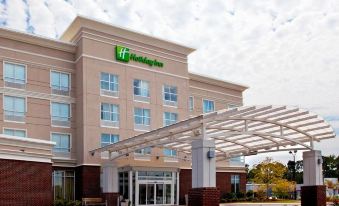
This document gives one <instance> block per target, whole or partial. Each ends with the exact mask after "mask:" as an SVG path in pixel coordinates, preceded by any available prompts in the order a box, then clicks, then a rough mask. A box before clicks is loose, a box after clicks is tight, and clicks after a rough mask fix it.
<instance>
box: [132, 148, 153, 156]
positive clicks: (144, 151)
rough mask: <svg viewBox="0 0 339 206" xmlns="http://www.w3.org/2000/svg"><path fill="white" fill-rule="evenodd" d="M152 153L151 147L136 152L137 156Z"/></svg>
mask: <svg viewBox="0 0 339 206" xmlns="http://www.w3.org/2000/svg"><path fill="white" fill-rule="evenodd" d="M151 152H152V149H151V147H146V148H143V149H138V150H135V152H134V153H135V154H139V155H150V154H151Z"/></svg>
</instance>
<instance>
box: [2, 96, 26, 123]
mask: <svg viewBox="0 0 339 206" xmlns="http://www.w3.org/2000/svg"><path fill="white" fill-rule="evenodd" d="M6 97H12V98H21V99H24V103H25V106H24V108H25V111H24V115H23V118H24V121H12V120H6V118H5V116H6V110H5V98H6ZM27 108H28V107H27V97H21V96H13V95H5V94H2V109H3V120H4V122H15V123H23V124H24V123H25V122H26V120H25V118H26V113H27Z"/></svg>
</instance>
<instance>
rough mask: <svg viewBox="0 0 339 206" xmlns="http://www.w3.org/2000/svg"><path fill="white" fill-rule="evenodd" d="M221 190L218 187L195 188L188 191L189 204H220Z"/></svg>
mask: <svg viewBox="0 0 339 206" xmlns="http://www.w3.org/2000/svg"><path fill="white" fill-rule="evenodd" d="M219 203H220V190H219V189H218V188H216V187H203V188H193V189H191V190H190V191H189V193H188V205H189V206H197V205H199V206H219Z"/></svg>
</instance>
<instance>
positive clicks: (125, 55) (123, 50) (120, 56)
mask: <svg viewBox="0 0 339 206" xmlns="http://www.w3.org/2000/svg"><path fill="white" fill-rule="evenodd" d="M115 58H116V60H117V61H121V62H127V63H128V62H129V61H130V60H131V61H135V62H140V63H143V64H148V65H149V66H150V67H152V66H155V67H163V66H164V63H162V62H159V61H157V60H156V59H149V58H147V57H144V56H138V55H136V54H134V53H130V50H129V48H127V47H123V46H119V45H117V46H115Z"/></svg>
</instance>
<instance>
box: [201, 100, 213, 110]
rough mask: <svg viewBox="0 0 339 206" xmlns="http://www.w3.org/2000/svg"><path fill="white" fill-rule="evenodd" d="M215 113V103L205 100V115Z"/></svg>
mask: <svg viewBox="0 0 339 206" xmlns="http://www.w3.org/2000/svg"><path fill="white" fill-rule="evenodd" d="M213 111H214V101H211V100H207V99H204V101H203V113H209V112H213Z"/></svg>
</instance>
